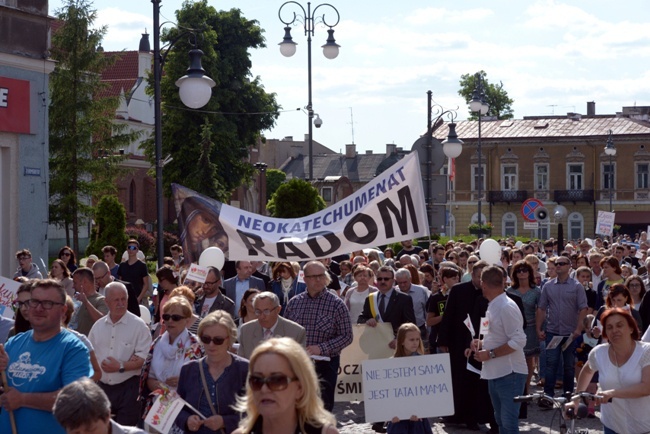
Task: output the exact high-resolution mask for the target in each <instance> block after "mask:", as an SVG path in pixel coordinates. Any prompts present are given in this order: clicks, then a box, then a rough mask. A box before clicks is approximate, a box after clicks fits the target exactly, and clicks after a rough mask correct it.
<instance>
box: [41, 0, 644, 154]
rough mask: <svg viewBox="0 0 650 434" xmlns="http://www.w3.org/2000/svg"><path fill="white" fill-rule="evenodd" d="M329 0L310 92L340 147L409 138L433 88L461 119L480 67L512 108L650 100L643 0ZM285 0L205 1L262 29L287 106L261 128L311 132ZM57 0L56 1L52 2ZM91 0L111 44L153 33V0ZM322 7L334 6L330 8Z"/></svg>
mask: <svg viewBox="0 0 650 434" xmlns="http://www.w3.org/2000/svg"><path fill="white" fill-rule="evenodd" d="M329 2H330V3H332V4H333V5H334V6H335V7H336V8H337V9H338V11H339V13H340V16H341V21H340V23H339V24H338V26H336V27H335V29H334V30H335V38H336V41H337V43H339V44H340V45H341V50H340V54H339V56H338V57H337V58H336V59H334V60H328V59H326V58H325V57H324V56H323V55H322V52H321V49H320V46H321V45H323V44H324V43H325V39H326V38H327V31H326V30H327V29H326V27H324V26H318V27H317V28H316V33H315V36H314V40H313V42H312V66H313V101H314V111H315V112H316V113H318V114H319V115H320V117H321V118H322V119H323V126H322V128H320V129H314V139H315V140H318V141H319V142H321V143H322V144H324V145H325V146H327V147H329V148H331V149H333V150H335V151H339V150H342V151H343V152H345V144H347V143H352V128H353V127H354V142H355V143H356V144H357V150H358V151H359V152H365V151H366V150H372V151H373V152H376V153H382V152H384V151H385V147H386V144H387V143H396V144H397V145H398V146H401V147H403V148H405V149H410V148H411V146H412V144H413V142H414V141H415V140H416V139H417V138H418V137H419V135H420V134H422V132H423V131H424V129H425V128H426V92H427V90H431V91H432V92H433V98H434V100H435V101H437V102H438V103H440V104H441V105H443V106H444V107H446V108H455V107H457V106H459V110H458V119H465V118H466V116H467V109H466V107H465V105H464V101H463V100H462V99H461V98H460V97H459V96H458V94H457V91H458V87H459V85H458V82H459V79H460V76H461V75H462V74H465V73H474V72H476V71H479V70H481V69H483V70H485V71H486V72H487V75H488V79H489V80H490V81H491V82H498V81H502V82H503V84H504V87H505V89H506V90H507V92H508V94H509V96H510V97H511V98H512V99H514V101H515V102H514V105H513V107H514V112H515V117H516V118H522V117H523V116H528V115H548V114H553V113H554V114H565V113H566V112H570V111H575V112H578V113H585V112H586V105H587V101H595V102H596V113H598V114H606V113H615V112H616V111H620V110H621V108H622V107H623V106H632V105H650V69H649V66H650V23H649V21H650V2H648V1H647V0H628V1H625V2H621V3H618V2H611V1H605V0H588V1H587V0H575V1H569V0H564V1H562V0H526V1H524V0H520V1H506V0H491V1H489V2H485V1H483V2H478V1H458V2H454V4H452V3H451V2H431V1H428V2H425V1H416V0H401V1H389V0H377V1H368V0H354V1H351V0H346V1H341V0H330V1H329ZM282 3H283V2H282V1H275V0H229V1H219V2H215V1H212V2H210V4H211V5H212V6H214V7H215V8H217V9H231V8H233V7H236V8H239V9H241V10H242V12H243V14H244V16H245V17H246V18H248V19H255V20H258V21H259V23H260V26H261V27H262V28H263V29H264V30H265V37H266V39H267V48H264V49H260V50H254V51H253V52H252V62H253V69H252V72H253V74H254V75H258V76H260V77H261V81H262V83H263V84H264V86H265V88H266V90H267V91H269V92H275V93H276V94H277V99H278V101H279V103H280V104H281V105H282V107H283V109H285V110H290V111H288V112H284V113H282V114H281V115H280V117H279V119H278V121H277V125H276V126H275V127H274V128H273V130H271V131H265V132H264V135H265V136H266V137H268V138H282V137H285V136H294V137H295V138H300V137H302V136H303V135H304V134H306V133H307V116H306V115H305V114H304V113H303V112H302V111H297V110H295V109H296V108H299V107H304V106H305V105H306V104H307V49H306V46H307V40H306V37H305V36H304V34H303V32H302V28H301V27H299V28H295V29H294V30H293V31H292V34H293V37H294V41H295V42H297V43H298V47H297V52H296V54H295V55H294V56H293V57H291V58H285V57H283V56H282V55H281V54H280V51H279V49H278V45H277V44H278V43H279V42H280V41H281V40H282V37H283V35H284V31H283V24H282V23H281V22H280V21H279V18H278V9H279V8H280V6H281V5H282ZM301 3H302V4H303V6H305V7H306V4H307V3H306V1H305V2H301ZM181 4H182V2H181V0H169V1H164V0H163V2H162V15H163V17H161V21H167V20H171V21H173V20H174V17H175V15H174V12H175V11H176V9H178V8H179V7H180V6H181ZM318 4H319V2H314V3H312V6H315V5H318ZM61 5H62V2H61V1H50V13H51V14H54V12H55V10H56V9H57V8H59V7H60V6H61ZM94 7H95V8H96V9H97V11H98V15H99V19H98V24H105V25H107V26H108V33H107V35H106V37H105V40H104V43H103V46H104V48H105V49H106V50H121V49H126V50H136V49H137V47H138V41H139V39H140V34H141V33H143V32H144V30H145V28H146V29H147V31H148V32H149V33H151V29H152V22H153V18H152V4H151V2H149V1H147V0H135V1H133V0H131V1H126V0H111V1H107V0H96V1H95V3H94ZM321 9H324V8H321ZM325 13H326V16H327V17H329V14H330V10H329V9H325ZM351 114H352V115H353V117H354V124H352V123H351Z"/></svg>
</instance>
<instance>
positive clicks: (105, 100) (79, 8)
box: [49, 0, 138, 251]
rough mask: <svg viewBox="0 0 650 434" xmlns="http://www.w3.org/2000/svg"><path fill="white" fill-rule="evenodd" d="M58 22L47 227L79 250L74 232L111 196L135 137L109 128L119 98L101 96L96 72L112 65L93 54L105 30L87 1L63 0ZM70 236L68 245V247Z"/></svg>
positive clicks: (123, 128) (54, 40) (52, 84)
mask: <svg viewBox="0 0 650 434" xmlns="http://www.w3.org/2000/svg"><path fill="white" fill-rule="evenodd" d="M56 15H57V18H58V19H59V20H61V21H62V22H63V25H62V27H61V28H59V29H58V30H57V31H56V32H55V33H54V34H53V36H52V58H53V59H54V60H56V61H57V66H56V68H55V70H54V72H53V73H52V75H51V76H50V98H51V100H50V107H49V129H50V140H49V147H50V197H51V201H50V202H51V203H50V223H53V224H56V225H59V226H61V227H63V228H65V230H66V242H67V244H68V245H72V246H73V249H74V250H75V251H79V235H78V234H79V228H80V226H81V225H83V224H84V223H85V221H86V220H87V219H88V218H89V216H91V215H92V214H93V208H92V206H91V204H92V201H93V200H96V199H98V198H99V197H101V196H103V195H105V194H109V193H112V192H114V191H115V185H116V184H115V180H116V178H117V176H118V175H120V174H121V173H123V172H122V170H121V169H120V167H119V163H120V162H121V161H122V160H123V158H124V157H123V156H120V155H119V153H118V152H117V151H118V149H119V148H124V147H126V146H128V144H129V143H131V142H132V141H133V140H135V139H136V138H137V137H138V134H137V133H131V132H127V131H126V126H124V125H118V124H115V123H113V119H114V116H115V110H116V109H117V107H118V104H119V98H118V97H101V96H100V93H101V91H102V90H103V89H104V88H105V85H104V84H102V83H101V81H100V80H101V72H102V71H103V70H104V69H105V68H106V67H107V66H109V65H110V63H111V62H112V61H114V60H112V59H110V58H108V57H107V56H104V55H103V54H102V53H101V52H99V51H97V47H98V46H99V44H100V42H101V40H102V38H103V36H104V34H105V33H106V27H100V28H98V29H93V23H94V21H95V19H96V17H97V15H96V11H95V10H92V9H91V4H90V3H88V2H87V0H66V3H65V4H64V6H63V7H62V8H61V9H60V10H58V11H57V13H56ZM70 233H72V237H73V241H72V243H70Z"/></svg>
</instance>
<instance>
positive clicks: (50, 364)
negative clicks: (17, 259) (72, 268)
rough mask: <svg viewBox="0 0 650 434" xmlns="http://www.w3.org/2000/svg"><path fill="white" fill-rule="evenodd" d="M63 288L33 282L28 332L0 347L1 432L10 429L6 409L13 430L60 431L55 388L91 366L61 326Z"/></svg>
mask: <svg viewBox="0 0 650 434" xmlns="http://www.w3.org/2000/svg"><path fill="white" fill-rule="evenodd" d="M65 297H66V294H65V290H64V289H63V287H62V286H61V284H60V283H59V282H57V281H55V280H51V279H45V280H36V281H35V283H34V286H33V287H32V290H31V299H30V300H29V301H28V306H29V322H30V323H31V325H32V330H30V331H28V332H24V333H19V334H18V335H16V336H14V337H13V338H11V339H9V341H8V342H7V344H6V347H5V348H3V347H2V345H0V371H3V370H6V372H7V382H8V385H9V387H8V388H7V389H6V390H5V391H4V393H3V394H2V395H1V396H0V405H2V409H3V411H2V412H1V413H0V432H2V433H9V432H11V426H10V421H9V412H10V411H12V412H13V414H14V417H15V419H16V427H17V428H18V432H25V433H31V432H41V431H42V430H44V429H46V430H47V431H48V433H49V434H58V433H61V434H65V430H64V429H63V427H61V425H59V423H58V422H57V421H56V419H55V418H54V416H53V415H52V406H53V404H54V400H55V399H56V396H57V394H58V392H59V390H60V389H61V388H62V387H63V386H65V385H67V384H70V383H72V382H73V381H75V380H78V379H79V378H82V377H90V376H91V375H92V368H91V365H90V358H89V355H88V349H87V348H86V346H85V345H84V344H83V343H82V342H81V341H80V340H79V339H78V338H77V337H76V336H74V335H73V334H72V333H70V332H68V331H67V330H65V329H63V330H62V329H61V318H62V317H63V316H64V315H65V312H66V306H65Z"/></svg>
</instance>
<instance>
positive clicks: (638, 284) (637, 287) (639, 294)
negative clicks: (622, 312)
mask: <svg viewBox="0 0 650 434" xmlns="http://www.w3.org/2000/svg"><path fill="white" fill-rule="evenodd" d="M625 287H626V288H627V289H628V290H629V291H630V295H631V296H632V301H633V302H634V306H639V305H640V304H641V300H643V296H644V295H645V285H644V283H643V279H642V278H641V276H638V275H634V276H630V277H628V278H627V279H626V280H625Z"/></svg>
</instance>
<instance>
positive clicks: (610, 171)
mask: <svg viewBox="0 0 650 434" xmlns="http://www.w3.org/2000/svg"><path fill="white" fill-rule="evenodd" d="M602 180H603V181H602V188H603V190H609V189H610V188H611V189H615V188H616V163H614V162H612V163H610V162H609V161H607V162H603V176H602Z"/></svg>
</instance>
